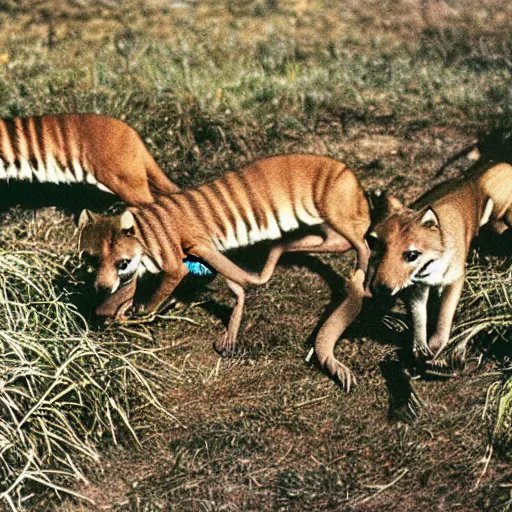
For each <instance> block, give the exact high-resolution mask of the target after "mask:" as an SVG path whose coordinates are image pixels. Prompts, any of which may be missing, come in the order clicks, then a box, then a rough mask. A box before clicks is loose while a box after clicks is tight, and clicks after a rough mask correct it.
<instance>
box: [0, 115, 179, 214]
mask: <svg viewBox="0 0 512 512" xmlns="http://www.w3.org/2000/svg"><path fill="white" fill-rule="evenodd" d="M1 180H5V181H9V182H11V181H34V182H39V183H54V184H60V183H63V184H64V183H67V184H75V183H78V184H84V183H88V184H90V185H94V186H96V187H98V188H99V189H101V190H103V191H106V192H110V193H113V194H116V195H117V196H119V198H120V199H122V200H123V201H125V202H126V203H128V204H131V205H139V204H149V203H152V202H153V200H154V198H155V194H169V193H172V192H177V191H178V190H179V188H178V187H177V186H176V185H174V184H173V183H172V182H171V181H170V180H169V179H168V178H167V177H166V175H165V174H164V173H163V171H162V170H161V169H160V167H159V166H158V164H157V163H156V162H155V160H154V158H153V157H152V156H151V154H150V153H149V151H148V149H147V147H146V146H145V144H144V142H143V141H142V139H141V138H140V136H139V135H138V134H137V132H136V131H135V130H134V129H133V128H132V127H131V126H129V125H128V124H126V123H125V122H123V121H120V120H119V119H115V118H112V117H105V116H102V115H97V114H61V115H47V116H32V117H25V118H23V117H14V118H11V119H0V181H1Z"/></svg>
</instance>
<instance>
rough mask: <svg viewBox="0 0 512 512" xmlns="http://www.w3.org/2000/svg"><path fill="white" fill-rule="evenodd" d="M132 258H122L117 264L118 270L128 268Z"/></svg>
mask: <svg viewBox="0 0 512 512" xmlns="http://www.w3.org/2000/svg"><path fill="white" fill-rule="evenodd" d="M130 262H131V260H129V259H124V260H121V261H120V262H119V263H118V264H117V268H118V270H126V269H127V268H128V265H129V264H130Z"/></svg>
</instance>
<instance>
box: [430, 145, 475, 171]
mask: <svg viewBox="0 0 512 512" xmlns="http://www.w3.org/2000/svg"><path fill="white" fill-rule="evenodd" d="M475 150H476V151H478V140H474V141H473V142H472V143H471V144H470V145H468V146H466V147H464V148H462V149H461V150H460V151H457V153H455V154H454V155H452V156H451V157H450V158H448V160H446V162H444V163H443V165H441V167H439V169H438V170H437V172H436V175H435V177H436V178H439V176H441V175H442V174H443V172H444V170H445V169H446V168H447V167H449V166H450V165H451V164H453V162H455V161H457V160H458V159H459V158H461V157H463V156H466V155H467V156H468V157H469V155H470V153H472V152H473V151H475ZM478 158H480V155H478V156H477V157H476V158H471V159H472V160H478Z"/></svg>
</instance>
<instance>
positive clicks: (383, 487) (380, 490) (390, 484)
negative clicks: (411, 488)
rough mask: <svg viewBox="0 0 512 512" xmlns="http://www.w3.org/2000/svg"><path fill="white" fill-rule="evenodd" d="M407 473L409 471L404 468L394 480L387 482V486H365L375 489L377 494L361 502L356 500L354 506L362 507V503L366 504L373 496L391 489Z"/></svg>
mask: <svg viewBox="0 0 512 512" xmlns="http://www.w3.org/2000/svg"><path fill="white" fill-rule="evenodd" d="M408 472H409V470H408V469H407V468H405V469H404V470H403V471H402V473H401V474H399V475H398V476H397V477H396V478H395V479H394V480H392V481H391V482H389V484H386V485H367V487H369V488H370V489H377V492H376V493H374V494H372V495H371V496H367V497H366V498H364V499H362V500H356V501H355V503H354V504H357V505H362V504H363V503H367V502H368V501H370V500H372V499H373V498H375V496H378V495H379V494H380V493H382V492H384V491H385V490H387V489H389V488H390V487H393V485H395V484H396V483H397V482H398V481H399V480H401V479H402V478H403V477H404V476H405V475H406V474H407V473H408Z"/></svg>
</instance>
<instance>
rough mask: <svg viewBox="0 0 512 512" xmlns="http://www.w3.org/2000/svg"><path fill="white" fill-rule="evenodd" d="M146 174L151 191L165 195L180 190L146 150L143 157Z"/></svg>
mask: <svg viewBox="0 0 512 512" xmlns="http://www.w3.org/2000/svg"><path fill="white" fill-rule="evenodd" d="M145 167H146V174H147V177H148V185H149V189H150V190H151V192H152V193H155V194H160V195H167V194H175V193H176V192H179V191H180V188H179V187H178V186H177V185H175V184H174V183H172V182H171V180H170V179H169V178H168V177H167V176H166V175H165V174H164V172H163V171H162V169H160V167H159V165H158V164H157V163H156V161H155V159H154V158H153V157H152V155H151V154H150V153H149V151H148V152H147V155H146V158H145Z"/></svg>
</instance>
